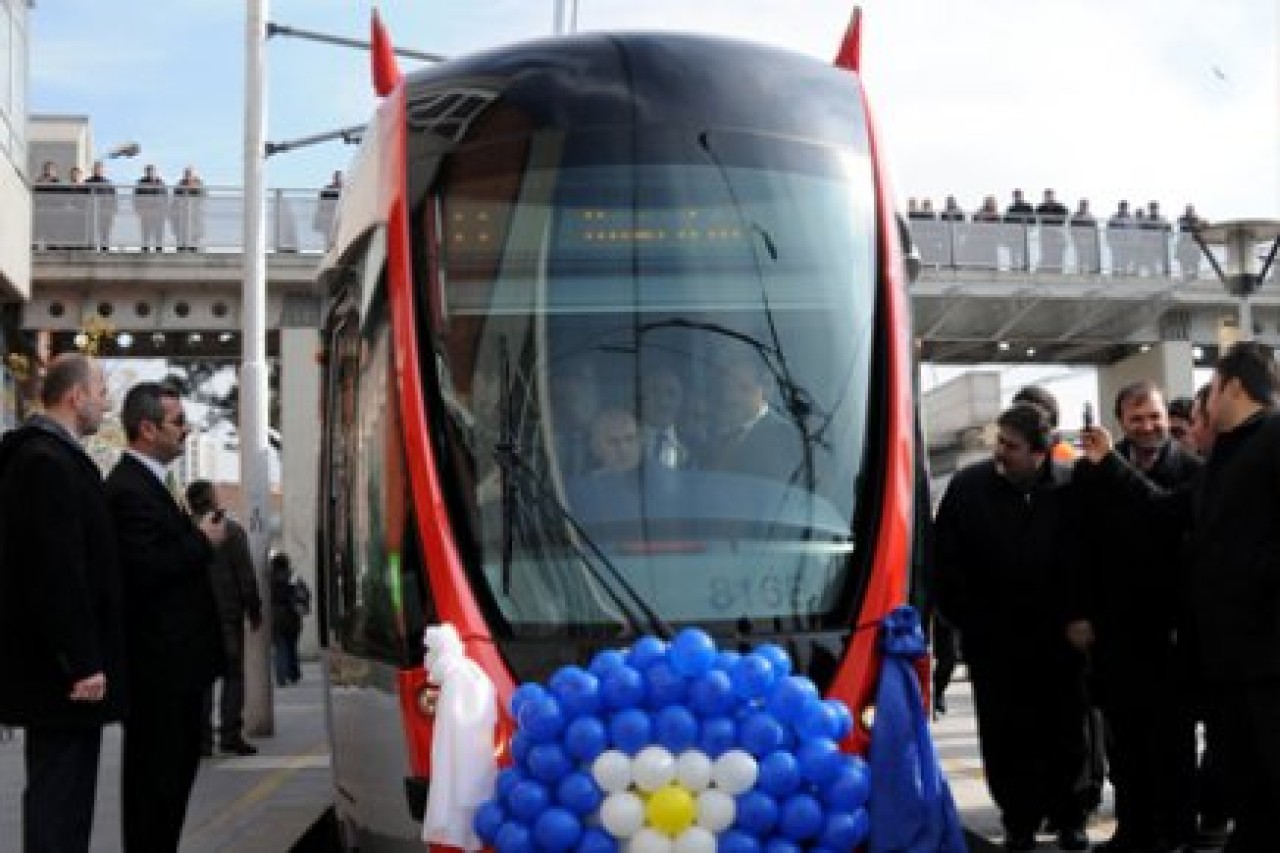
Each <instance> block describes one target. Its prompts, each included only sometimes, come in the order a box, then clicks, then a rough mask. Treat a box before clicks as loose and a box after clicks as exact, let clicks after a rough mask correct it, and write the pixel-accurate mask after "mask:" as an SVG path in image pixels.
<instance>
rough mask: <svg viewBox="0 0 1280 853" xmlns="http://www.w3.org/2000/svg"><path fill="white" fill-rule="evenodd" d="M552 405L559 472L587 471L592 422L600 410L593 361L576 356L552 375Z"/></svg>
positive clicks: (589, 464) (579, 472)
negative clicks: (576, 357)
mask: <svg viewBox="0 0 1280 853" xmlns="http://www.w3.org/2000/svg"><path fill="white" fill-rule="evenodd" d="M551 406H552V415H553V418H554V420H553V423H554V426H555V437H554V444H555V453H556V461H557V464H558V466H559V469H560V473H561V475H562V476H565V477H576V476H579V475H581V474H586V473H587V472H588V471H590V470H591V468H592V460H591V428H592V423H593V422H594V421H595V419H596V414H597V413H598V412H599V411H600V393H599V388H598V383H597V381H596V370H595V364H594V363H593V362H591V361H589V360H586V359H581V358H579V359H574V360H572V361H570V362H568V363H566V364H564V365H563V366H562V367H560V368H559V369H557V370H556V371H555V373H554V374H553V375H552V377H551Z"/></svg>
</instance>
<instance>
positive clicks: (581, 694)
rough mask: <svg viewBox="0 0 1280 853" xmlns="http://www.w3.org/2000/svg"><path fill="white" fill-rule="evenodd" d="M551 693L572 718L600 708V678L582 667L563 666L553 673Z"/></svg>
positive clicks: (595, 711) (592, 712)
mask: <svg viewBox="0 0 1280 853" xmlns="http://www.w3.org/2000/svg"><path fill="white" fill-rule="evenodd" d="M551 693H552V695H553V696H555V697H556V698H557V699H558V700H560V707H561V709H562V710H563V711H564V714H565V716H566V717H569V718H570V719H572V718H574V717H581V716H583V715H585V714H595V713H597V712H598V711H599V710H600V679H598V678H596V677H595V676H594V675H592V674H591V673H589V672H587V671H586V670H584V669H581V668H580V667H576V666H566V667H562V668H561V669H560V670H559V671H558V672H557V673H556V674H555V675H553V676H552V677H551Z"/></svg>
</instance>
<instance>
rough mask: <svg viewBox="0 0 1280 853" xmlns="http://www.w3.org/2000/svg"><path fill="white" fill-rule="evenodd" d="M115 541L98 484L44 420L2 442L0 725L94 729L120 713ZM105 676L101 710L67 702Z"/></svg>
mask: <svg viewBox="0 0 1280 853" xmlns="http://www.w3.org/2000/svg"><path fill="white" fill-rule="evenodd" d="M122 630H123V628H122V614H121V598H120V577H119V568H118V566H117V563H116V539H115V533H114V531H113V529H112V525H111V517H110V515H109V513H108V512H107V501H106V495H105V492H104V490H103V484H102V474H101V472H99V471H98V467H97V466H96V465H95V464H94V463H93V460H91V459H90V458H89V457H88V456H87V455H86V454H85V452H84V451H83V450H82V449H81V448H80V446H79V445H78V444H76V443H74V442H73V440H72V438H71V437H70V436H69V435H66V434H65V433H64V432H63V431H62V430H60V429H59V428H57V427H56V426H54V425H53V424H52V423H51V422H48V421H44V420H43V419H34V420H33V421H32V422H31V423H29V424H28V425H27V426H23V427H21V428H20V429H16V430H13V431H12V432H10V433H8V434H7V435H6V436H5V437H4V440H3V442H0V723H6V724H9V725H27V724H31V723H40V724H44V725H96V724H100V723H104V722H110V721H113V720H118V719H120V717H121V715H122V714H123V713H124V711H125V706H126V698H127V691H126V683H125V672H124V637H123V633H122ZM96 672H102V673H104V674H105V675H106V678H107V692H106V696H105V699H104V700H103V701H102V702H72V701H71V700H70V699H68V698H67V697H68V694H69V693H70V692H71V686H72V684H73V683H74V682H76V681H78V680H80V679H82V678H85V677H87V676H90V675H93V674H94V673H96Z"/></svg>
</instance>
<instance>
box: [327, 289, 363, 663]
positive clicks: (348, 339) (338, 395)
mask: <svg viewBox="0 0 1280 853" xmlns="http://www.w3.org/2000/svg"><path fill="white" fill-rule="evenodd" d="M329 353H330V356H329V358H330V361H329V371H330V373H329V384H328V389H327V392H326V395H327V408H328V413H327V418H326V420H327V431H326V448H325V474H324V476H325V482H326V487H327V493H328V499H327V501H326V509H325V512H326V518H325V520H324V526H325V540H326V541H325V553H324V554H323V555H322V559H323V560H324V563H325V570H326V571H325V574H326V588H325V600H326V603H327V610H328V613H327V617H328V618H327V620H326V624H327V628H328V630H329V631H332V632H333V634H334V637H335V639H341V638H343V637H344V636H345V634H346V630H347V623H348V622H349V620H350V614H351V610H352V606H353V605H354V601H355V579H354V573H353V561H352V551H351V494H352V490H351V483H352V468H353V465H352V460H353V458H354V455H355V418H356V391H357V382H358V380H359V373H358V368H359V358H360V328H359V322H358V319H357V318H356V316H355V314H354V312H353V313H350V314H347V315H346V316H344V317H342V318H341V319H339V320H338V321H337V322H336V324H335V326H334V328H333V331H332V333H331V338H330V342H329Z"/></svg>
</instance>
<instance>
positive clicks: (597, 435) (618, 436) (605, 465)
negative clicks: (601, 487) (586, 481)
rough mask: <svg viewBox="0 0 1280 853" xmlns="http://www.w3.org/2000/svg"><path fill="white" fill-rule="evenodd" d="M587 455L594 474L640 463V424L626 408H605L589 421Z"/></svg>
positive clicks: (622, 471)
mask: <svg viewBox="0 0 1280 853" xmlns="http://www.w3.org/2000/svg"><path fill="white" fill-rule="evenodd" d="M591 455H592V457H593V458H594V459H595V463H596V468H595V471H594V472H593V473H594V474H596V475H597V476H598V475H605V474H627V473H630V472H632V471H635V470H636V469H637V468H639V467H640V457H641V453H640V428H639V427H638V426H637V425H636V419H635V418H634V417H632V416H631V413H630V412H624V411H623V410H622V409H605V410H604V411H603V412H601V413H600V414H599V415H597V416H596V419H595V421H594V422H593V423H592V424H591Z"/></svg>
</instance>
